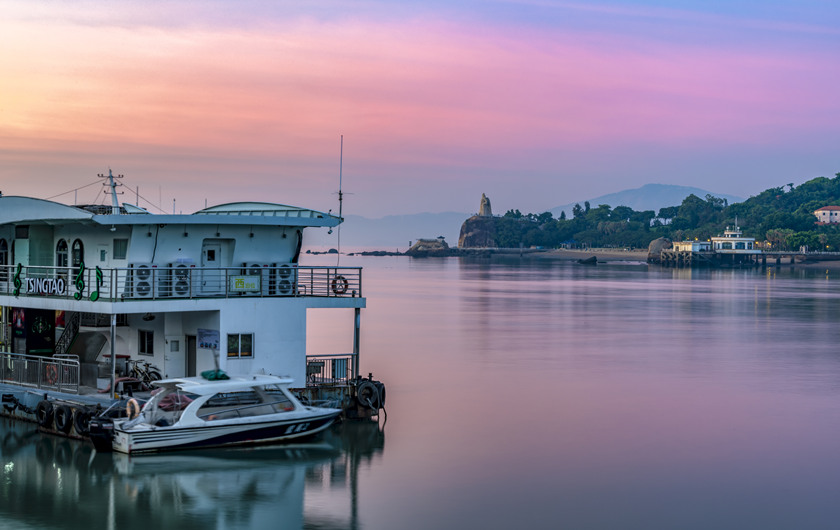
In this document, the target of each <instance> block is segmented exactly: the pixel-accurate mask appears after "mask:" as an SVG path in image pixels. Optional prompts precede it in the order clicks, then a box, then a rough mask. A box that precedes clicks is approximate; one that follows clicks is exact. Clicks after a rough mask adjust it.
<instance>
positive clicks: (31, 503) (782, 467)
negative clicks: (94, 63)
mask: <svg viewBox="0 0 840 530" xmlns="http://www.w3.org/2000/svg"><path fill="white" fill-rule="evenodd" d="M321 258H323V259H327V258H326V257H325V256H324V257H318V258H313V257H310V258H309V259H310V260H312V261H313V264H317V263H314V260H315V259H321ZM330 259H331V260H334V258H330ZM324 263H327V262H326V261H325V262H324ZM329 263H334V261H331V262H329ZM342 265H362V266H364V267H365V272H364V282H365V283H364V289H365V296H366V297H367V301H368V307H367V309H365V310H363V312H362V358H361V363H362V369H363V371H364V372H368V371H371V372H373V373H374V376H375V377H376V378H377V379H380V380H382V381H384V382H385V383H386V385H387V387H388V394H387V402H386V405H387V414H388V419H387V423H386V424H385V426H384V428H381V427H380V426H377V425H344V426H343V427H339V428H337V429H335V430H334V431H331V432H330V433H328V435H327V436H326V437H325V438H324V439H323V440H322V441H321V444H319V446H317V447H311V448H308V449H304V448H280V449H263V450H257V451H241V450H236V451H227V452H213V453H207V452H198V453H188V454H176V455H166V456H159V457H158V456H153V457H135V458H132V459H128V458H124V457H119V456H116V457H115V456H107V455H92V453H91V451H90V449H89V448H87V447H86V446H84V445H81V444H76V443H73V442H68V441H58V440H55V439H52V438H42V437H41V436H40V435H38V434H36V433H34V432H32V429H31V428H29V427H28V426H20V425H15V426H12V425H10V424H7V423H4V424H3V425H2V429H0V435H2V436H0V438H2V444H0V463H2V464H3V466H4V467H3V473H4V474H3V477H2V479H3V482H2V486H0V520H2V521H3V522H4V524H5V525H6V526H7V527H9V528H48V527H49V528H53V527H61V528H81V527H87V524H88V522H89V521H91V520H93V519H90V518H95V520H96V521H98V522H99V523H101V525H100V524H97V526H98V527H102V528H107V527H119V528H126V527H128V528H134V527H137V528H140V527H142V528H151V527H163V528H170V527H171V528H175V527H177V528H179V529H183V528H192V527H195V528H276V527H284V528H369V529H379V528H462V527H470V528H472V527H482V528H526V527H533V528H835V527H836V525H837V521H838V520H840V504H838V503H837V501H836V497H837V494H838V492H840V458H838V457H837V456H836V454H837V446H838V440H840V414H838V413H840V348H838V344H840V326H838V316H840V274H837V273H826V272H825V271H822V272H819V271H817V272H810V271H808V272H806V271H791V270H789V269H781V270H778V271H776V270H773V269H771V270H770V271H769V272H768V271H739V270H734V271H691V270H680V271H675V270H666V269H658V268H653V269H648V267H647V266H646V265H632V264H622V265H610V264H607V265H600V264H599V265H598V266H597V267H582V266H576V265H574V264H571V263H566V262H550V261H541V260H526V261H520V260H519V259H511V260H497V261H493V262H490V261H481V260H476V261H467V260H461V259H457V258H448V259H426V260H422V259H415V260H411V259H409V258H402V257H398V258H354V257H343V258H342ZM309 331H310V337H311V340H310V344H309V350H310V353H327V352H335V351H342V352H343V351H350V350H351V348H352V311H344V310H312V311H310V313H309ZM82 520H84V521H86V523H85V524H81V523H79V521H82ZM109 525H113V526H109Z"/></svg>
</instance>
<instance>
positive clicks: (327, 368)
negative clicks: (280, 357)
mask: <svg viewBox="0 0 840 530" xmlns="http://www.w3.org/2000/svg"><path fill="white" fill-rule="evenodd" d="M354 357H356V354H355V353H328V354H322V355H307V356H306V386H317V385H320V384H324V383H333V384H348V383H349V382H350V381H352V380H354V379H356V375H357V374H355V373H353V367H354V362H353V359H354Z"/></svg>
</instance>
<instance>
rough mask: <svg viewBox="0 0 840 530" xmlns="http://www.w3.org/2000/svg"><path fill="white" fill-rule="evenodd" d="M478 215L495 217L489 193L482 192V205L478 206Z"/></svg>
mask: <svg viewBox="0 0 840 530" xmlns="http://www.w3.org/2000/svg"><path fill="white" fill-rule="evenodd" d="M478 215H480V216H481V217H493V209H492V208H491V207H490V199H488V198H487V195H485V194H483V193H482V194H481V206H479V207H478Z"/></svg>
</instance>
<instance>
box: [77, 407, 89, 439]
mask: <svg viewBox="0 0 840 530" xmlns="http://www.w3.org/2000/svg"><path fill="white" fill-rule="evenodd" d="M92 417H93V412H91V411H90V410H88V409H76V412H75V413H74V414H73V427H75V428H76V434H78V435H79V436H87V435H88V434H90V419H91V418H92Z"/></svg>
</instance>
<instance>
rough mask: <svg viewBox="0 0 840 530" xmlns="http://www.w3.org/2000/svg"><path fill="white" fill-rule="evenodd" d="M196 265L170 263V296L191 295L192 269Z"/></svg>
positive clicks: (181, 296)
mask: <svg viewBox="0 0 840 530" xmlns="http://www.w3.org/2000/svg"><path fill="white" fill-rule="evenodd" d="M193 267H194V265H189V264H187V263H170V264H169V270H168V271H167V272H168V273H169V282H168V284H169V285H168V287H169V291H168V293H169V296H171V297H173V298H186V297H188V296H190V286H191V281H190V278H191V277H192V269H193Z"/></svg>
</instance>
